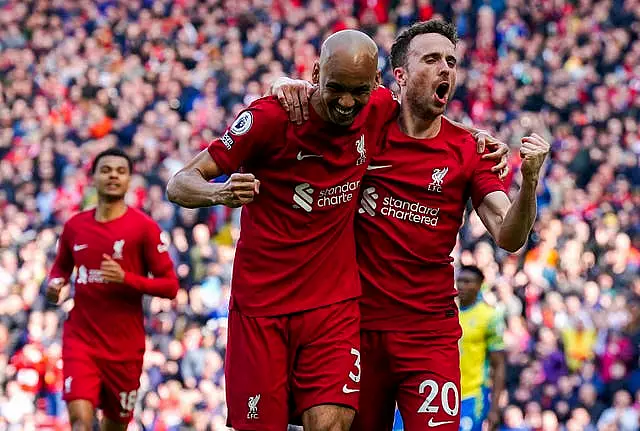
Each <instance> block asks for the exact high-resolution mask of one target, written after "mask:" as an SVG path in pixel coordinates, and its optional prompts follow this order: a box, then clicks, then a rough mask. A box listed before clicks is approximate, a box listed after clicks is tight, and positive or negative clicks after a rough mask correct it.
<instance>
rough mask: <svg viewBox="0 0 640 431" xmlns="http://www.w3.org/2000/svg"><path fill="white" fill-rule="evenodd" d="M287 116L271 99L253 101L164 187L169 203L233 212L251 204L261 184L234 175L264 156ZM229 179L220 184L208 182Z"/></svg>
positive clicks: (251, 177)
mask: <svg viewBox="0 0 640 431" xmlns="http://www.w3.org/2000/svg"><path fill="white" fill-rule="evenodd" d="M286 118H287V117H286V112H284V110H283V109H282V108H281V107H280V105H279V104H278V102H277V101H276V100H275V99H274V98H272V97H267V98H262V99H258V100H256V101H254V102H253V103H252V104H251V105H250V106H249V107H248V108H247V109H245V110H243V111H242V112H241V113H240V114H238V116H237V117H236V119H235V120H234V122H233V123H232V124H231V126H230V127H228V128H227V130H226V131H225V132H224V134H223V135H222V136H221V137H220V138H218V139H215V140H214V141H213V142H212V143H211V144H209V147H208V148H207V149H205V150H203V151H201V152H200V153H199V154H198V155H196V156H195V157H194V158H193V159H191V160H190V161H189V162H188V163H187V164H186V165H185V166H184V167H183V168H182V169H181V170H180V171H178V172H177V173H176V174H175V175H174V176H173V177H172V178H171V179H170V180H169V183H168V184H167V196H168V198H169V200H170V201H171V202H174V203H176V204H178V205H180V206H183V207H186V208H201V207H208V206H212V205H226V206H229V207H232V208H235V207H239V206H242V205H245V204H248V203H249V202H252V201H253V199H254V198H255V196H256V195H257V194H258V193H259V187H260V181H259V180H258V179H257V178H256V177H255V176H254V175H253V174H252V173H237V172H236V171H237V170H238V169H239V168H240V167H241V166H242V165H243V164H244V163H246V162H247V161H248V160H250V159H254V160H255V159H256V158H257V157H259V156H260V155H262V154H264V153H265V150H266V147H267V146H269V145H272V144H273V141H274V139H275V138H276V137H277V135H278V130H279V127H278V126H277V125H278V124H282V122H283V119H286ZM222 174H227V175H230V177H229V179H228V180H227V181H226V182H225V183H222V184H215V183H210V181H211V180H212V179H214V178H216V177H219V176H220V175H222Z"/></svg>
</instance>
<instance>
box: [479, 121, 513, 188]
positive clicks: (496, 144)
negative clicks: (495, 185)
mask: <svg viewBox="0 0 640 431" xmlns="http://www.w3.org/2000/svg"><path fill="white" fill-rule="evenodd" d="M473 137H474V139H475V140H476V151H477V152H478V154H482V153H484V149H485V148H489V151H491V150H493V151H492V152H490V153H488V154H485V155H484V156H482V158H483V159H489V160H496V161H498V163H496V165H495V166H494V167H493V168H491V172H498V177H500V179H501V180H503V179H504V178H505V177H506V176H507V174H508V173H509V166H508V165H507V162H508V159H509V146H508V145H507V144H505V143H504V142H502V141H500V140H498V139H496V138H494V137H493V136H491V135H490V134H489V132H487V131H486V130H478V131H476V132H475V133H474V134H473Z"/></svg>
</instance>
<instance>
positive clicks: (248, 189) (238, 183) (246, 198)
mask: <svg viewBox="0 0 640 431" xmlns="http://www.w3.org/2000/svg"><path fill="white" fill-rule="evenodd" d="M258 193H260V180H257V179H256V177H255V176H254V175H253V174H231V176H230V177H229V179H228V180H227V182H226V183H224V185H223V186H222V188H221V189H220V190H219V192H218V196H219V202H220V203H221V204H223V205H226V206H228V207H231V208H237V207H240V206H242V205H246V204H248V203H250V202H252V201H253V199H254V197H255V195H257V194H258Z"/></svg>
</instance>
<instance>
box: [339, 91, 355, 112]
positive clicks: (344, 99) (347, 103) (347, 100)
mask: <svg viewBox="0 0 640 431" xmlns="http://www.w3.org/2000/svg"><path fill="white" fill-rule="evenodd" d="M338 104H339V105H340V107H341V108H345V109H351V108H353V106H354V105H355V104H356V101H355V99H354V98H353V96H352V95H351V94H345V95H343V96H340V99H339V100H338Z"/></svg>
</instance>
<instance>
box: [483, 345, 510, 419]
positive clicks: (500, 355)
mask: <svg viewBox="0 0 640 431" xmlns="http://www.w3.org/2000/svg"><path fill="white" fill-rule="evenodd" d="M489 364H490V367H491V380H492V381H493V388H492V390H491V410H489V414H488V415H487V424H488V425H489V430H490V431H495V430H497V429H498V425H499V424H500V406H499V405H498V404H499V401H500V395H501V394H502V392H503V391H504V387H505V383H504V382H505V376H506V359H505V353H504V351H500V352H491V353H489Z"/></svg>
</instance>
